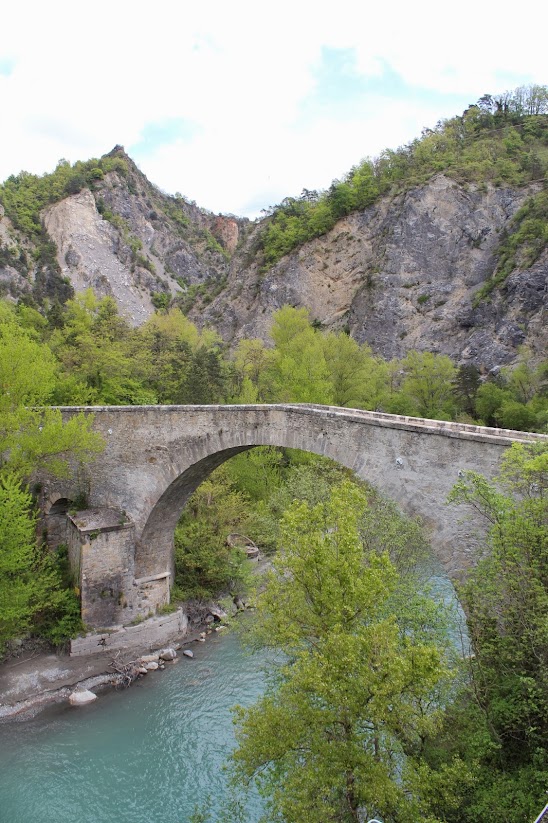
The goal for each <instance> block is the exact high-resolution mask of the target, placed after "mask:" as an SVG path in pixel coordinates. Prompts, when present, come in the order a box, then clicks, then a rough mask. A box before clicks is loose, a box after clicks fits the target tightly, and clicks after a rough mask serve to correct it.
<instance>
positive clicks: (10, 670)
mask: <svg viewBox="0 0 548 823" xmlns="http://www.w3.org/2000/svg"><path fill="white" fill-rule="evenodd" d="M223 615H224V616H226V614H225V612H224V611H222V610H221V609H220V607H219V606H217V605H213V604H209V605H206V604H202V605H200V607H199V608H198V607H194V608H193V609H192V610H191V615H190V626H191V628H190V629H187V630H186V631H185V633H184V634H183V635H181V636H180V637H178V638H174V639H173V641H172V643H171V644H170V646H169V649H173V651H175V652H178V653H179V654H178V655H177V654H175V655H173V656H171V655H168V656H166V655H164V659H163V660H162V659H161V656H162V652H165V651H167V649H166V648H165V647H163V648H156V649H154V648H153V647H151V646H150V644H148V645H146V646H141V647H139V646H133V647H131V648H129V647H128V648H126V649H124V650H123V651H121V650H117V651H113V650H112V649H106V650H105V651H101V652H98V653H94V654H93V655H88V656H71V655H70V654H68V653H53V652H47V651H43V650H41V649H40V648H39V647H38V649H36V648H34V649H30V650H25V649H23V650H22V651H20V656H19V657H16V658H14V657H12V658H10V659H9V660H6V661H5V662H4V663H2V664H0V722H1V721H7V720H28V719H30V718H32V717H34V716H35V715H36V714H37V713H38V712H39V711H41V710H42V709H44V708H46V707H47V706H50V705H53V704H55V703H63V702H66V701H69V699H70V696H71V695H73V694H74V693H78V692H80V693H81V692H86V691H88V692H93V693H95V692H96V691H97V690H101V689H105V688H113V687H114V688H121V687H124V686H127V685H129V683H131V681H132V680H133V679H135V678H136V677H143V676H145V675H146V674H147V672H150V671H154V670H156V669H161V668H163V667H164V666H165V665H166V663H168V662H169V663H172V662H173V661H174V660H178V659H179V658H180V657H191V656H192V655H191V646H192V644H193V643H195V642H205V641H206V639H207V636H208V635H210V634H213V633H214V632H217V631H219V630H221V627H223V626H224V624H223V622H222V621H221V618H222V616H223ZM145 622H146V621H145ZM149 664H150V666H149Z"/></svg>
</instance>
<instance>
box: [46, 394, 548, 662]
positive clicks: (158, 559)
mask: <svg viewBox="0 0 548 823" xmlns="http://www.w3.org/2000/svg"><path fill="white" fill-rule="evenodd" d="M78 411H79V409H65V410H63V414H64V416H65V417H70V416H71V415H73V414H76V413H78ZM94 415H95V421H94V427H95V429H96V430H98V431H100V432H101V433H102V434H103V436H104V438H105V441H106V444H107V445H106V449H105V452H104V453H103V454H102V455H101V458H100V460H98V461H97V463H96V465H95V466H94V467H93V471H92V472H91V473H90V477H89V496H90V502H91V503H92V505H93V506H94V507H96V506H100V505H101V504H102V503H103V502H106V501H108V502H109V504H110V505H111V506H113V505H114V504H116V507H117V508H119V509H120V510H121V511H125V512H126V513H127V517H128V518H129V520H130V521H131V522H132V524H133V527H134V530H135V531H134V534H135V545H134V549H133V554H132V558H131V563H132V564H133V566H132V568H133V575H134V578H133V581H132V583H131V586H128V588H127V589H126V590H125V591H124V592H123V598H122V600H123V601H124V602H125V603H126V605H125V606H122V605H120V606H119V610H118V612H117V613H116V614H115V615H114V618H115V619H119V618H118V615H120V618H122V617H125V616H126V615H127V616H128V617H129V619H130V620H131V619H132V617H135V616H138V615H144V616H146V615H147V614H148V613H149V612H151V611H152V612H155V611H156V609H157V608H159V607H161V606H163V605H164V604H165V603H167V602H168V599H169V580H170V575H171V572H172V568H173V551H174V549H173V534H174V530H175V526H176V524H177V521H178V519H179V517H180V515H181V512H182V509H183V507H184V505H185V502H186V501H187V500H188V498H189V496H190V495H191V494H192V492H193V491H194V490H195V489H196V488H197V486H198V485H199V484H200V483H201V482H202V481H203V480H205V479H206V477H208V475H209V474H210V473H211V472H212V471H213V469H215V468H217V466H219V465H221V464H222V463H223V462H224V461H225V460H227V459H228V458H230V457H232V456H233V455H235V454H238V453H240V452H242V451H245V450H247V449H249V448H252V447H253V446H259V445H266V446H285V447H289V448H296V449H302V450H304V451H309V452H313V453H315V454H321V455H325V456H326V457H330V458H331V459H333V460H336V461H337V462H339V463H341V464H342V465H343V466H346V467H347V468H349V469H351V470H352V471H354V472H355V473H356V475H357V476H358V477H361V478H363V479H365V480H367V481H369V482H370V483H372V484H373V485H375V486H377V487H378V488H379V490H380V491H381V492H382V493H384V494H385V495H387V496H388V497H390V498H391V499H393V500H395V501H396V502H398V503H399V504H400V506H401V507H402V508H403V509H404V510H405V511H407V512H408V513H410V514H413V515H419V516H420V517H421V518H422V519H423V521H424V522H425V524H426V526H427V528H428V529H429V531H430V538H431V542H432V546H433V549H434V551H435V553H436V555H437V556H438V557H439V559H440V560H441V561H442V563H443V564H444V566H445V568H446V570H447V571H448V572H449V573H450V574H454V575H458V574H460V573H461V572H462V570H463V569H466V568H467V567H468V566H470V564H471V563H472V562H473V559H474V553H475V548H476V545H477V542H478V536H481V528H480V525H479V524H478V523H477V522H475V521H474V520H473V518H471V517H469V516H468V515H467V516H466V518H464V517H463V515H462V512H461V511H460V510H459V512H458V513H457V511H456V509H455V508H453V507H450V506H447V505H446V502H445V501H446V498H447V495H448V493H449V491H450V490H451V489H452V487H453V485H454V483H455V482H456V481H457V479H458V473H459V471H465V470H473V471H477V472H480V473H481V474H484V475H486V476H488V477H492V476H494V475H495V474H496V472H497V469H498V465H499V461H500V457H501V456H502V454H503V453H504V451H505V449H506V448H508V446H509V445H510V444H511V443H512V442H514V441H535V440H544V441H546V436H545V435H535V434H528V433H523V432H507V431H504V430H499V429H488V428H483V427H481V426H471V425H464V424H460V423H448V422H444V421H434V420H420V419H415V418H408V417H403V416H397V415H388V414H381V413H376V412H364V411H357V410H352V409H339V408H329V407H321V406H304V405H302V406H289V405H275V406H232V407H230V406H164V407H161V406H155V407H138V406H131V407H112V408H97V409H94ZM135 478H139V482H138V483H137V482H135ZM50 490H51V492H52V493H54V494H57V495H59V494H62V495H63V496H64V497H68V498H69V499H70V497H71V495H72V494H73V493H74V492H73V490H71V488H70V483H67V481H63V480H60V481H51V487H50V488H48V490H47V493H49V492H50ZM111 534H113V533H111ZM105 545H106V548H105V553H104V554H103V555H102V556H101V563H102V564H104V567H105V569H106V570H108V569H110V568H111V567H117V566H118V567H120V563H121V561H120V555H119V554H118V553H117V552H119V551H120V552H121V553H122V556H123V557H126V555H124V552H125V551H126V545H125V543H122V544H121V545H117V544H116V543H114V542H113V543H108V544H105ZM91 557H92V559H93V558H94V555H93V553H92V554H91ZM86 562H87V555H86V553H85V552H84V554H83V561H82V577H83V576H84V575H85V574H86ZM93 562H95V560H93ZM124 562H125V561H124ZM129 562H130V561H129V560H128V563H129ZM97 568H99V566H97ZM124 568H129V566H127V567H126V566H124ZM94 574H95V572H94ZM105 574H110V571H105ZM128 574H129V572H128ZM97 583H99V580H98V579H97ZM97 602H99V601H97ZM106 602H107V603H110V601H109V600H108V599H107V600H106ZM95 605H97V603H96V604H95ZM99 605H100V603H99ZM85 607H86V606H84V608H85ZM109 609H110V606H109ZM106 617H107V618H108V619H111V620H112V612H111V610H109V611H108V614H106ZM166 617H169V615H167V616H166ZM97 619H98V620H99V619H100V618H99V617H98V618H97ZM125 619H127V617H125ZM96 625H108V623H105V622H102V621H100V622H99V623H98V624H96ZM138 628H139V627H138V626H134V627H132V629H134V630H138ZM126 631H128V632H129V629H127V630H126ZM111 636H112V635H110V634H109V635H106V636H105V643H106V644H108V643H110V639H111ZM126 645H127V644H126ZM95 646H96V647H97V640H95Z"/></svg>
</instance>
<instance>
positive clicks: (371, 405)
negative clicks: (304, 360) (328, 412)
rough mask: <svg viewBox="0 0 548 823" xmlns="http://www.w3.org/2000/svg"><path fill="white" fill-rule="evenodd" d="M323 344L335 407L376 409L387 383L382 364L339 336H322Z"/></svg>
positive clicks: (353, 341)
mask: <svg viewBox="0 0 548 823" xmlns="http://www.w3.org/2000/svg"><path fill="white" fill-rule="evenodd" d="M322 343H323V352H324V356H325V362H326V364H327V369H328V373H329V380H330V382H331V385H332V397H333V400H332V402H333V403H334V405H335V406H346V407H350V408H360V409H362V408H365V409H375V408H376V407H377V405H378V403H379V401H380V398H381V395H382V393H383V386H384V383H385V379H386V369H385V368H384V363H382V362H381V361H379V360H377V359H376V358H375V357H373V354H372V352H371V349H370V348H369V346H367V345H364V346H360V345H359V343H357V342H356V341H355V340H354V339H353V338H352V337H349V335H347V334H343V333H342V332H339V333H338V334H335V333H333V332H331V333H329V334H326V335H324V336H323V337H322Z"/></svg>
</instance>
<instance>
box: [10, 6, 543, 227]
mask: <svg viewBox="0 0 548 823" xmlns="http://www.w3.org/2000/svg"><path fill="white" fill-rule="evenodd" d="M535 16H536V20H535V22H534V24H532V23H531V20H530V17H529V16H526V15H525V14H524V15H522V16H521V17H520V16H519V13H518V11H516V10H514V11H513V16H512V19H511V20H509V19H508V17H507V16H506V15H505V14H504V10H503V7H502V6H501V4H496V5H495V4H494V3H491V2H483V3H477V2H476V3H472V2H470V0H463V2H461V3H460V4H458V6H456V5H453V6H448V5H447V4H446V5H440V4H439V2H437V3H434V2H430V1H428V2H420V0H416V2H415V3H413V4H411V3H408V2H393V3H391V4H383V5H382V6H378V7H376V8H372V7H371V6H370V4H366V3H364V2H363V1H362V0H339V2H338V3H337V4H335V5H334V4H332V3H329V4H328V3H326V2H314V3H313V2H310V0H306V1H305V2H296V1H295V0H292V2H289V1H288V0H280V2H278V3H276V4H270V5H265V4H258V3H256V2H249V1H248V0H239V1H238V0H235V2H233V3H226V2H225V1H224V0H209V2H206V3H203V4H201V5H200V6H199V7H198V6H196V7H195V8H193V7H192V6H191V5H190V4H187V3H182V2H180V0H164V2H160V3H156V4H154V5H150V4H146V5H145V4H144V3H134V2H133V3H129V2H125V1H124V0H122V1H121V0H118V2H110V3H107V2H105V0H98V2H96V3H94V4H93V5H91V4H90V5H86V6H84V5H83V4H75V3H74V2H70V3H69V2H63V1H62V0H50V2H49V3H48V4H38V3H34V2H29V0H27V2H25V0H23V1H22V2H20V3H19V4H17V6H15V4H11V6H10V9H9V10H8V12H7V14H5V15H4V18H5V19H4V20H3V29H4V31H10V45H9V50H5V51H4V50H3V48H2V47H0V59H2V60H4V59H5V60H9V65H10V67H12V68H11V72H10V73H9V74H8V75H7V76H4V75H3V74H2V75H0V99H1V100H2V110H3V115H4V116H3V119H4V123H5V126H4V129H3V134H2V149H3V150H2V152H1V153H0V179H4V178H5V177H6V176H7V175H9V174H12V173H17V172H18V171H19V170H20V169H22V168H25V169H27V170H29V171H34V172H37V173H42V172H44V171H47V170H51V169H52V168H53V167H54V165H55V163H56V162H57V160H58V159H59V158H61V157H66V158H67V159H69V160H71V161H74V160H77V159H86V158H87V157H89V156H92V155H99V154H103V153H104V152H106V151H109V150H110V149H111V148H112V146H113V145H114V144H116V143H122V144H124V145H125V146H126V147H127V148H128V149H129V148H130V147H131V146H132V145H135V146H136V145H137V144H139V141H140V139H141V137H142V134H143V131H144V130H145V129H146V126H147V124H151V123H161V122H163V121H166V120H176V119H182V120H184V121H185V122H190V123H192V124H195V126H196V130H195V133H194V136H193V137H189V138H187V139H185V140H176V141H175V142H173V143H171V144H169V145H158V146H157V147H156V148H154V147H153V146H150V147H149V150H148V151H147V152H146V153H143V155H142V157H137V158H136V159H137V161H138V162H139V161H140V165H141V167H142V169H143V171H144V172H145V173H146V174H147V176H148V177H149V178H150V179H151V180H152V181H153V182H155V183H157V184H158V185H160V186H161V187H162V188H164V189H165V190H167V191H170V192H174V191H177V190H178V191H181V192H182V193H183V194H185V195H187V196H189V197H190V198H192V199H195V200H196V201H197V202H198V203H199V204H200V205H203V206H205V207H207V208H210V209H212V210H214V211H232V212H235V213H241V212H242V211H243V210H245V209H246V208H248V207H249V205H250V204H258V203H260V202H261V200H262V202H263V205H265V206H267V205H270V204H272V203H273V202H274V201H277V200H279V199H281V198H282V197H283V196H284V195H286V194H296V193H298V192H299V191H300V190H301V188H303V186H306V187H307V188H318V187H325V186H327V185H328V184H329V182H330V180H331V179H332V178H333V177H335V176H338V175H341V174H342V173H344V171H345V170H347V169H348V168H349V167H350V166H351V165H352V164H353V163H355V162H357V161H359V159H360V158H361V157H363V156H365V155H368V154H376V153H378V152H379V151H380V150H381V149H382V148H383V147H384V146H391V147H395V146H397V145H399V144H401V143H402V142H405V141H407V140H409V139H411V138H412V137H414V136H417V135H418V134H419V133H420V129H421V127H422V126H424V125H432V124H433V123H435V122H436V120H438V119H439V118H440V117H443V116H449V115H451V114H454V113H458V111H459V110H461V109H462V108H464V106H465V105H466V104H467V103H469V102H472V101H473V100H474V99H477V98H478V97H479V96H480V95H481V94H482V93H484V92H486V91H491V92H495V91H498V90H501V89H504V88H507V87H511V86H513V85H517V84H519V83H520V82H529V81H530V82H540V83H543V82H545V81H546V79H547V78H546V77H545V76H543V75H545V74H546V70H547V68H548V66H547V60H546V57H545V54H546V52H545V48H544V43H543V34H542V33H543V31H544V30H545V27H544V26H543V25H542V19H541V18H544V22H546V20H545V18H546V12H542V11H538V10H537V12H536V13H535ZM324 47H328V48H331V49H352V50H353V52H352V54H353V57H354V58H355V70H357V71H358V72H360V73H361V74H363V75H364V77H365V78H369V79H370V80H371V79H372V80H373V88H374V89H375V92H374V93H371V94H369V95H368V96H367V97H366V98H363V99H362V98H357V99H356V103H355V108H354V110H353V111H350V110H348V109H345V113H344V117H343V116H342V113H341V108H340V106H338V107H337V106H335V107H334V108H333V109H331V110H330V109H329V107H326V106H323V107H322V108H321V109H318V110H316V111H315V112H314V111H313V110H312V109H311V110H310V111H309V109H308V107H307V106H306V105H305V103H306V101H307V100H310V99H311V98H312V97H313V94H314V90H315V82H316V76H317V74H316V72H317V69H318V66H319V64H320V60H321V56H322V48H324ZM386 72H388V73H389V74H390V73H392V75H394V74H396V75H399V77H400V78H401V80H402V81H403V83H402V85H403V86H404V87H407V88H408V89H409V90H410V91H412V90H413V89H417V94H416V95H413V97H412V98H411V97H410V95H405V94H402V92H401V90H400V91H395V90H394V89H390V88H389V87H386V86H385V85H384V81H385V79H386ZM368 88H371V84H370V85H369V86H368ZM428 91H429V92H431V93H432V95H433V97H432V99H429V98H428V95H427V94H426V92H428ZM440 95H446V96H447V98H446V100H445V101H443V100H442V99H441V98H440ZM305 115H306V116H305ZM263 198H266V199H264V200H263Z"/></svg>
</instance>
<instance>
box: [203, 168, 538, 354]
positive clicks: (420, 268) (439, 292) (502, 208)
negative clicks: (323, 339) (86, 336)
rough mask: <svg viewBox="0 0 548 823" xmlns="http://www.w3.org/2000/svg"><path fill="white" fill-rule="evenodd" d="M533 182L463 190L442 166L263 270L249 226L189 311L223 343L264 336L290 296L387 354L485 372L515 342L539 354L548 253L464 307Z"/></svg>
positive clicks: (491, 266)
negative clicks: (411, 354) (202, 304)
mask: <svg viewBox="0 0 548 823" xmlns="http://www.w3.org/2000/svg"><path fill="white" fill-rule="evenodd" d="M536 190H537V188H536V187H535V185H534V184H533V185H531V186H530V187H529V188H526V187H524V188H521V189H510V188H506V189H503V188H495V187H492V186H484V187H481V188H480V187H478V186H472V185H469V186H467V187H463V186H460V185H458V184H457V183H455V182H454V181H453V180H451V179H450V178H448V177H446V176H444V175H441V174H440V175H437V176H436V177H434V178H433V179H432V180H430V181H429V182H428V183H427V184H426V185H424V186H421V187H418V188H415V189H412V190H410V191H408V192H406V193H403V194H398V195H396V196H385V197H383V198H381V199H380V200H379V201H378V202H377V203H376V204H375V205H373V206H371V207H369V208H367V209H365V210H364V211H362V212H355V213H353V214H351V215H349V216H348V217H346V218H344V219H342V220H340V221H339V222H338V223H337V225H336V226H335V227H334V228H333V229H332V230H331V231H330V232H329V233H328V234H326V235H325V236H323V237H319V238H317V239H315V240H312V241H310V242H308V243H306V244H305V245H304V246H303V247H302V248H301V249H299V250H296V251H295V252H293V253H292V254H290V255H288V256H287V257H285V258H283V259H282V260H280V261H279V262H278V263H277V265H276V266H274V267H273V268H272V269H270V270H269V271H267V272H266V273H264V274H261V273H259V270H258V265H257V263H256V262H252V263H251V264H250V265H247V267H246V266H245V265H244V264H245V261H246V254H247V255H249V247H250V246H252V244H253V241H254V237H253V235H251V237H250V238H249V241H248V246H247V248H246V247H244V248H243V249H242V251H241V252H240V253H239V254H236V256H235V258H234V259H233V261H232V265H231V272H230V276H229V283H228V287H227V289H225V291H223V292H222V293H221V294H220V295H219V297H217V298H216V300H214V301H213V302H212V303H211V305H210V306H208V307H207V308H206V310H205V311H204V312H203V313H202V314H201V315H200V317H198V315H197V314H195V315H193V317H194V319H196V320H197V321H200V320H201V322H207V323H210V324H213V325H215V326H216V327H217V328H218V330H219V331H220V333H221V334H222V335H223V336H224V337H225V338H227V339H229V340H230V339H231V340H233V341H236V340H238V339H240V338H241V337H261V338H263V339H265V340H267V339H268V331H269V328H270V325H271V322H272V319H271V318H272V313H273V311H275V310H276V309H278V308H280V307H281V306H283V305H284V304H286V303H288V304H290V305H293V306H306V307H307V308H309V310H310V313H311V317H312V318H313V319H315V320H317V321H319V322H320V323H321V324H322V325H323V326H324V327H326V328H331V329H345V330H347V331H349V332H350V334H351V335H352V336H353V337H355V338H356V339H357V340H359V341H360V342H367V343H369V344H370V345H371V347H372V348H373V350H374V351H375V352H377V353H379V354H381V355H382V356H383V357H385V358H392V357H402V356H404V355H405V353H406V352H407V351H408V350H409V349H418V350H430V351H434V352H438V353H441V354H447V355H449V356H451V357H452V358H453V359H454V360H456V361H457V362H460V363H471V364H475V365H477V366H480V367H484V368H487V369H489V368H492V367H494V366H495V365H498V364H505V363H509V362H512V360H514V359H515V357H516V355H517V348H518V346H520V345H521V344H522V343H528V344H529V345H530V346H531V347H532V348H533V350H534V351H535V352H536V354H537V356H538V357H542V356H543V355H544V352H545V351H546V344H547V343H548V333H547V331H546V328H547V325H548V324H547V323H546V315H545V312H546V308H545V307H546V298H547V291H548V257H547V256H546V255H545V256H544V257H542V258H541V259H540V260H538V261H537V263H536V264H535V265H534V266H533V267H532V268H531V269H525V270H519V271H515V272H514V273H513V274H512V275H511V276H510V277H509V278H508V281H507V283H506V284H505V286H504V288H502V289H500V290H496V291H495V292H493V294H492V297H491V299H490V300H489V301H483V302H482V303H480V305H479V306H478V308H474V305H473V299H474V295H475V293H476V292H477V290H478V288H479V287H480V286H481V285H482V284H483V283H484V282H485V281H486V280H487V279H488V278H489V277H490V276H491V274H492V273H493V271H494V269H495V266H496V262H497V255H496V250H497V247H498V244H499V238H500V235H501V233H502V232H503V231H504V230H505V229H507V228H508V226H509V224H510V221H511V219H512V217H513V216H514V214H515V212H516V211H517V209H518V208H519V207H520V206H521V204H522V203H523V201H524V200H525V199H526V198H527V197H528V196H530V195H531V194H532V193H534V192H535V191H536Z"/></svg>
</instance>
